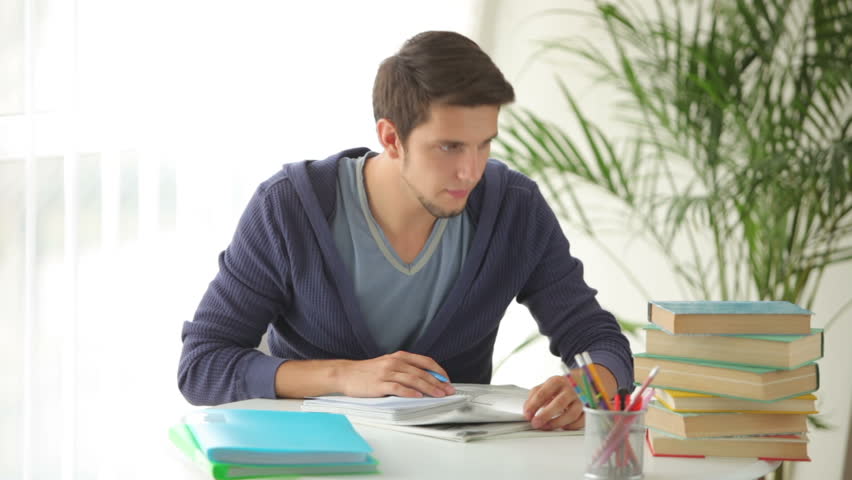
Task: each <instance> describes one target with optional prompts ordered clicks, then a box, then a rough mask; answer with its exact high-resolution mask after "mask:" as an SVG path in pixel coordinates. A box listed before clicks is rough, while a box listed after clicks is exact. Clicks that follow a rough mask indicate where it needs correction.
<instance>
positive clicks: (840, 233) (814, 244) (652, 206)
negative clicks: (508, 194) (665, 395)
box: [496, 0, 852, 353]
mask: <svg viewBox="0 0 852 480" xmlns="http://www.w3.org/2000/svg"><path fill="white" fill-rule="evenodd" d="M655 5H656V8H655V10H654V11H653V12H652V13H653V15H651V14H649V13H648V12H646V11H644V10H643V9H642V8H641V7H640V6H639V5H638V4H634V3H619V4H618V5H615V4H611V3H601V2H598V3H597V4H596V9H595V11H594V13H592V14H585V15H589V16H590V18H592V19H593V20H594V21H596V22H597V24H598V25H599V26H600V27H602V28H604V29H605V31H606V32H607V34H608V35H607V37H608V39H609V40H610V41H611V46H612V47H613V49H614V51H615V55H614V58H612V57H613V55H606V54H605V53H604V52H603V51H601V48H600V47H599V46H598V45H596V44H593V43H590V42H588V41H586V40H584V39H578V38H560V39H553V40H547V41H544V42H542V43H541V46H540V49H539V50H538V51H537V53H536V55H535V57H538V56H539V55H541V54H548V55H554V54H556V55H562V54H567V55H569V56H572V58H579V59H581V61H583V62H585V63H588V64H590V65H592V66H593V67H594V69H593V70H594V71H595V72H596V73H597V74H598V76H597V78H596V79H597V80H598V81H600V82H605V83H606V84H608V85H611V86H614V87H615V88H616V89H617V90H618V91H619V92H620V95H621V97H619V98H621V99H622V100H621V101H619V102H618V104H617V107H618V110H619V112H620V113H621V114H622V117H621V118H620V120H621V122H623V123H624V124H626V125H627V126H629V128H630V130H631V131H632V135H630V136H628V137H625V138H613V137H612V136H611V135H608V134H607V133H606V132H605V131H604V130H603V129H601V128H600V127H599V126H597V125H596V124H594V123H593V122H592V121H591V120H590V119H589V117H588V116H587V115H586V114H584V112H583V111H582V110H581V109H580V108H579V106H578V102H577V101H576V98H575V95H574V94H573V93H572V92H570V91H569V89H568V88H567V87H566V86H565V85H564V83H562V81H561V80H559V79H558V78H557V82H559V87H560V89H561V92H562V94H563V96H564V98H565V100H566V101H567V105H568V107H569V109H570V115H571V117H572V119H573V120H574V121H576V123H577V124H578V125H579V127H580V128H579V131H580V132H581V134H580V135H578V136H572V135H570V134H568V133H566V131H565V130H563V129H562V128H560V127H558V126H556V125H555V124H554V123H552V122H550V121H547V120H545V119H544V118H541V117H540V116H539V115H537V114H535V113H534V112H532V111H529V110H528V109H524V108H515V109H512V110H509V112H508V115H509V117H508V120H507V121H506V122H505V124H504V125H503V126H502V127H501V131H502V132H503V133H502V134H501V137H500V139H499V140H498V144H497V148H496V150H498V152H497V156H498V157H499V158H503V159H505V160H506V162H507V163H509V164H510V165H512V166H513V167H515V168H517V169H519V170H520V171H522V172H524V173H526V174H527V175H529V176H531V177H533V178H535V179H536V180H537V181H538V182H539V184H540V185H541V186H542V190H543V192H544V194H545V195H546V196H548V197H549V198H548V199H549V201H551V204H552V205H553V206H554V209H555V210H556V212H557V214H558V215H559V216H560V217H561V219H562V220H563V221H565V222H566V223H567V224H568V225H569V226H571V227H573V228H574V229H577V230H580V231H582V232H583V233H584V234H586V235H587V236H588V237H589V238H591V239H592V240H593V241H595V242H596V243H597V245H598V246H600V248H601V249H602V251H604V252H605V253H607V254H608V255H609V256H610V257H611V258H612V259H613V261H614V262H615V263H616V264H617V265H619V267H620V268H621V269H622V270H623V271H624V273H625V274H626V275H627V277H628V278H630V279H631V280H632V282H633V284H634V285H635V286H636V288H637V289H639V291H640V292H641V293H642V294H643V295H645V296H646V298H650V296H649V295H648V294H647V292H646V291H645V290H644V288H643V286H642V283H641V282H640V281H639V279H638V278H636V276H635V275H634V274H633V273H632V272H631V271H630V269H629V268H628V267H627V266H626V265H625V264H624V263H623V262H621V261H620V260H619V258H618V256H617V255H615V254H613V253H612V252H611V251H610V250H609V249H608V248H607V245H606V243H605V242H604V241H603V239H602V237H601V235H602V232H606V231H607V230H608V229H610V228H613V227H614V228H617V229H619V230H620V231H625V229H627V231H633V232H638V234H639V235H640V236H641V238H643V239H645V240H647V241H649V242H650V243H651V244H652V245H653V246H654V247H656V248H657V249H659V250H660V251H661V252H663V253H664V254H665V256H666V257H667V258H670V259H671V268H672V269H673V271H674V273H675V274H676V277H677V279H678V280H679V282H680V287H681V289H682V291H683V295H684V296H685V297H691V298H702V299H720V300H729V299H730V300H734V299H750V300H756V299H757V300H788V301H791V302H795V303H798V304H800V305H803V306H805V307H808V308H809V307H810V306H811V305H812V303H813V301H814V298H815V295H816V293H817V291H818V288H819V285H820V281H821V279H822V277H823V274H824V272H825V271H826V269H827V268H828V267H830V266H832V265H835V264H838V263H841V262H846V261H849V260H850V259H852V235H850V234H852V195H850V190H851V189H852V138H850V131H852V67H850V66H851V65H852V2H850V1H849V0H835V1H832V0H718V1H711V2H710V3H709V4H703V3H700V2H699V3H698V4H693V3H690V4H689V5H684V4H683V3H682V2H678V1H677V0H672V1H671V5H670V6H668V7H666V6H663V4H662V0H657V1H656V3H655ZM687 9H688V10H690V11H692V12H693V13H692V14H690V15H686V14H685V13H684V11H685V10H687ZM546 13H548V14H554V13H555V14H569V15H576V14H582V13H580V12H575V11H570V10H554V11H548V12H546ZM589 188H591V189H596V190H598V191H602V192H605V193H606V194H608V196H609V197H610V198H612V199H613V200H614V202H615V203H616V204H617V206H618V210H617V211H618V213H619V214H618V215H616V216H615V220H613V216H612V215H609V214H602V213H601V211H600V210H598V209H594V210H593V209H590V208H589V206H588V205H584V204H583V202H582V201H580V200H579V195H578V192H581V191H583V189H589ZM613 221H615V222H616V223H615V224H613ZM708 239H709V240H708ZM850 305H852V296H850V301H848V302H847V303H846V304H845V305H843V306H842V307H841V308H840V309H839V311H837V312H835V313H834V315H833V316H832V317H831V318H830V320H829V321H828V323H827V325H826V327H828V326H830V324H831V323H833V322H834V321H835V320H836V319H837V318H839V317H840V315H841V313H842V312H843V311H844V310H846V309H847V308H849V307H850ZM620 321H621V320H620ZM622 325H624V326H626V327H627V328H628V330H631V331H632V329H633V328H635V326H636V325H635V323H632V322H627V321H622ZM536 336H537V335H535V334H534V335H532V336H531V337H529V338H527V339H526V340H525V342H524V343H523V344H521V345H520V346H519V347H518V348H516V351H517V350H519V349H522V348H523V347H524V346H526V345H528V344H529V343H532V342H533V341H534V339H535V337H536ZM513 353H514V352H513Z"/></svg>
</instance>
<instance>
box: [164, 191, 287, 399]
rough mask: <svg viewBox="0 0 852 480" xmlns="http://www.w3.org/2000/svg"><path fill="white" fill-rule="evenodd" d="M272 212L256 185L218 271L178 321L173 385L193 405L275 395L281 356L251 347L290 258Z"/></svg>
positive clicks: (272, 311)
mask: <svg viewBox="0 0 852 480" xmlns="http://www.w3.org/2000/svg"><path fill="white" fill-rule="evenodd" d="M273 217H274V215H273V211H272V208H271V206H270V200H269V193H268V192H267V190H265V189H264V188H263V187H261V188H259V189H258V190H257V192H255V194H254V196H253V197H252V199H251V200H250V201H249V204H248V206H247V207H246V210H245V212H244V213H243V215H242V217H241V218H240V221H239V224H238V226H237V229H236V232H235V233H234V237H233V239H232V240H231V243H230V245H228V248H227V249H225V251H224V252H222V254H221V255H220V256H219V272H218V273H217V274H216V277H215V278H214V279H213V281H212V282H211V283H210V285H209V286H208V288H207V291H206V292H205V294H204V296H203V298H202V299H201V303H200V304H199V306H198V309H197V310H196V312H195V316H194V317H193V320H192V321H191V322H185V323H184V326H183V331H182V340H183V350H182V352H181V358H180V364H179V367H178V386H179V388H180V390H181V392H182V393H183V395H184V397H185V398H186V399H187V400H188V401H189V402H190V403H192V404H194V405H216V404H220V403H225V402H232V401H236V400H243V399H247V398H275V389H274V382H273V379H274V378H275V373H276V371H277V369H278V368H279V367H280V365H281V364H282V363H283V362H284V361H285V359H283V358H276V357H272V356H268V355H265V354H263V353H262V352H260V351H258V350H256V347H257V346H258V345H259V343H260V339H261V338H262V337H263V334H264V332H266V329H267V327H268V326H269V323H270V321H272V320H273V319H274V318H275V317H276V316H277V315H278V313H279V312H280V311H282V309H284V308H286V306H287V305H288V303H289V302H290V297H289V291H290V290H289V288H288V286H287V285H286V284H284V282H285V281H286V280H285V279H287V278H288V277H289V275H288V269H289V261H288V259H287V254H286V252H285V251H284V249H283V247H282V245H281V234H280V232H278V231H277V229H278V228H279V225H278V222H276V221H274V219H273Z"/></svg>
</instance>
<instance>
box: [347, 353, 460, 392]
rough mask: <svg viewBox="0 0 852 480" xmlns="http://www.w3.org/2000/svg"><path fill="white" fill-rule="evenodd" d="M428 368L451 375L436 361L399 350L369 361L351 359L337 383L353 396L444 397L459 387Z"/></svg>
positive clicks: (444, 374) (445, 375)
mask: <svg viewBox="0 0 852 480" xmlns="http://www.w3.org/2000/svg"><path fill="white" fill-rule="evenodd" d="M426 370H432V371H433V372H435V373H440V374H441V375H443V376H444V377H447V378H449V376H448V375H447V372H445V371H444V369H443V368H441V366H440V365H438V363H437V362H435V360H432V359H431V358H429V357H426V356H423V355H417V354H416V353H409V352H403V351H401V350H400V351H398V352H394V353H391V354H388V355H382V356H381V357H376V358H371V359H370V360H348V361H346V363H344V364H343V365H342V366H341V367H340V372H339V377H338V385H340V387H341V393H343V394H344V395H348V396H350V397H383V396H385V395H396V396H398V397H422V396H423V395H429V396H432V397H443V396H445V395H452V394H453V393H455V391H456V389H455V388H453V386H452V385H451V384H449V383H443V382H441V381H440V380H438V379H437V378H435V377H434V376H432V375H431V374H430V373H429V372H427V371H426Z"/></svg>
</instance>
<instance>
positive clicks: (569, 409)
mask: <svg viewBox="0 0 852 480" xmlns="http://www.w3.org/2000/svg"><path fill="white" fill-rule="evenodd" d="M595 367H596V369H597V372H598V375H600V378H601V382H602V383H603V384H604V388H605V389H606V390H607V393H609V394H610V395H614V394H615V393H616V390H617V387H616V385H617V383H616V381H615V376H614V375H613V374H612V373H611V372H610V371H609V369H607V368H605V367H603V366H601V365H595ZM581 372H582V370H580V369H574V370H572V371H571V376H572V377H574V380H575V381H578V383H579V381H580V378H581ZM524 417H526V419H527V420H529V421H530V422H531V423H532V426H533V428H535V429H538V430H556V429H559V428H561V429H563V430H577V429H580V428H583V426H584V425H585V423H586V421H585V417H584V415H583V403H582V402H581V401H580V399H579V398H577V393H576V392H575V391H574V389H573V388H571V384H570V383H568V379H567V378H566V377H565V376H563V375H555V376H553V377H550V378H548V379H547V381H545V382H544V383H542V384H541V385H539V386H537V387H535V388H533V389H532V390H531V391H530V395H529V397H528V398H527V401H526V402H525V403H524Z"/></svg>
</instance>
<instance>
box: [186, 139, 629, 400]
mask: <svg viewBox="0 0 852 480" xmlns="http://www.w3.org/2000/svg"><path fill="white" fill-rule="evenodd" d="M366 152H367V149H363V148H362V149H351V150H347V151H344V152H340V153H338V154H336V155H333V156H331V157H329V158H327V159H325V160H322V161H305V162H299V163H291V164H286V165H284V167H283V168H282V170H281V171H279V172H278V173H277V174H275V175H274V176H272V177H271V178H270V179H268V180H267V181H265V182H263V183H262V184H261V185H260V187H259V188H258V190H257V192H256V193H255V194H254V196H253V197H252V199H251V201H250V202H249V204H248V206H247V207H246V210H245V212H244V213H243V215H242V218H241V219H240V222H239V225H238V226H237V230H236V233H235V234H234V237H233V239H232V241H231V243H230V245H229V246H228V247H227V249H226V250H225V251H224V252H222V254H221V255H220V256H219V273H218V274H217V275H216V277H215V278H214V279H213V281H212V282H211V283H210V286H209V287H208V289H207V292H206V293H205V294H204V297H203V298H202V300H201V304H200V305H199V306H198V310H197V311H196V313H195V317H194V318H193V320H192V322H185V323H184V326H183V332H182V337H183V351H182V353H181V358H180V365H179V368H178V383H179V387H180V390H181V392H182V393H183V395H184V397H186V399H187V400H188V401H189V402H190V403H193V404H195V405H215V404H220V403H225V402H232V401H236V400H243V399H247V398H275V386H274V384H275V372H276V370H277V369H278V367H279V366H280V365H281V363H282V362H285V361H286V360H289V359H333V358H345V359H352V360H363V359H369V358H373V357H377V356H380V355H382V354H383V352H381V351H380V350H379V348H378V346H377V344H376V341H375V340H374V339H373V338H372V337H371V336H370V333H369V331H368V329H367V326H366V324H365V321H364V318H363V317H362V315H361V311H360V309H359V307H358V302H357V299H356V297H355V293H354V287H353V285H352V279H351V276H350V275H349V273H348V271H347V270H346V267H345V266H344V264H343V261H342V259H341V258H340V255H339V254H338V252H337V250H336V248H335V246H334V240H333V237H332V234H331V228H330V219H331V218H332V216H333V214H334V208H335V200H336V195H335V194H336V189H337V163H338V160H339V159H340V158H342V157H350V158H354V157H358V156H361V155H364V154H365V153H366ZM466 208H467V209H468V210H469V212H470V217H471V219H472V220H473V222H474V223H475V224H476V231H475V233H474V237H473V240H472V243H471V246H470V251H469V252H468V256H467V259H466V261H465V263H464V265H463V266H462V270H461V272H460V274H459V277H458V278H457V280H456V282H455V284H454V285H453V287H452V289H451V290H450V292H449V294H448V296H447V298H446V300H445V302H444V304H443V305H442V306H441V308H440V309H439V310H438V312H437V314H436V315H435V317H434V318H433V319H432V321H431V322H430V323H429V325H428V327H427V329H426V331H425V332H424V333H423V335H422V336H421V337H420V338H419V339H418V340H417V341H416V342H415V345H414V346H413V347H412V348H411V350H410V351H411V352H413V353H418V354H422V355H427V356H429V357H432V358H434V359H435V361H437V362H438V363H439V364H440V365H441V366H442V367H444V369H446V370H447V372H448V373H449V375H450V378H451V379H452V380H453V381H454V382H465V383H488V382H489V381H490V379H491V367H492V365H491V357H492V354H493V350H494V340H495V338H496V336H497V329H498V326H499V325H500V320H501V318H502V317H503V314H504V312H505V311H506V308H507V307H508V306H509V304H510V302H511V301H512V300H513V299H515V298H517V300H518V302H520V303H522V304H523V305H525V306H527V307H528V308H529V310H530V312H531V313H532V315H533V317H534V318H535V320H536V322H537V323H538V326H539V330H540V331H541V333H543V334H544V335H546V336H547V337H548V338H549V339H550V351H551V352H553V354H554V355H558V356H560V357H561V358H562V360H563V361H564V362H565V363H566V364H568V365H572V364H573V356H574V354H576V353H578V352H582V351H589V352H590V353H591V356H592V359H593V360H594V361H595V362H596V363H599V364H601V365H604V366H606V367H607V368H609V369H610V370H611V371H612V372H613V373H614V374H615V376H616V379H617V381H618V384H619V386H625V387H629V386H630V385H632V382H633V360H632V357H631V353H630V346H629V344H628V342H627V339H626V338H625V337H624V335H623V334H622V333H621V330H620V329H619V327H618V324H617V323H616V322H615V319H614V318H613V316H612V315H611V314H610V313H609V312H607V311H606V310H603V309H602V308H601V307H600V305H599V304H598V302H597V301H596V300H595V294H596V293H597V292H596V291H595V290H594V289H592V288H590V287H589V286H588V285H587V284H586V283H585V281H584V280H583V266H582V264H581V262H580V261H579V260H577V259H576V258H574V257H572V256H571V254H570V252H569V247H568V241H567V240H566V238H565V236H564V235H563V233H562V230H561V229H560V227H559V223H558V221H557V219H556V217H555V215H554V214H553V211H552V210H551V209H550V207H549V206H548V205H547V203H546V202H545V200H544V198H543V197H542V196H541V194H540V192H539V190H538V187H537V186H536V184H535V183H534V182H533V181H532V180H530V179H528V178H527V177H525V176H523V175H521V174H520V173H518V172H515V171H513V170H510V169H508V168H507V167H506V166H505V165H504V164H502V163H500V162H497V161H495V160H489V162H488V165H487V167H486V169H485V174H484V176H483V179H482V181H480V183H479V185H477V187H476V188H475V189H474V190H473V191H472V192H471V195H470V199H469V201H468V205H467V207H466ZM267 329H268V330H269V336H268V341H269V348H270V352H271V354H272V355H271V356H269V355H265V354H264V353H262V352H260V351H258V350H256V347H257V346H258V345H259V343H260V340H261V337H262V336H263V334H264V332H266V331H267ZM541 380H542V381H543V380H544V378H542V379H541Z"/></svg>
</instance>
